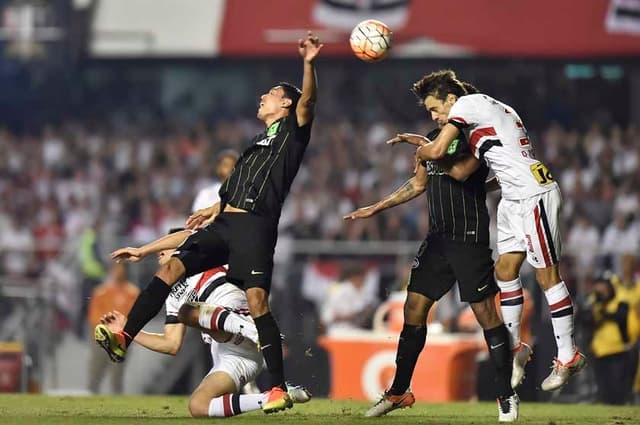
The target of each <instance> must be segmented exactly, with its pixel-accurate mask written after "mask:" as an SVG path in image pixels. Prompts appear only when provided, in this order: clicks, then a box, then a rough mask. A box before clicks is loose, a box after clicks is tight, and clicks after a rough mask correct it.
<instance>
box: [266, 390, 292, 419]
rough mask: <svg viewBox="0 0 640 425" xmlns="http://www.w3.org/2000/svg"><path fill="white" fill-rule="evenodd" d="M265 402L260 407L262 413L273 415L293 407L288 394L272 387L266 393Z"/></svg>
mask: <svg viewBox="0 0 640 425" xmlns="http://www.w3.org/2000/svg"><path fill="white" fill-rule="evenodd" d="M267 396H268V397H267V402H266V403H265V404H264V405H263V406H262V411H263V412H264V413H275V412H279V411H280V410H284V409H291V408H292V407H293V400H291V397H290V396H289V394H288V393H287V392H286V391H285V390H283V389H282V388H280V387H273V388H271V391H269V392H268V393H267Z"/></svg>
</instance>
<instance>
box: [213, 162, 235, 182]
mask: <svg viewBox="0 0 640 425" xmlns="http://www.w3.org/2000/svg"><path fill="white" fill-rule="evenodd" d="M235 165H236V160H235V158H233V157H232V156H225V157H223V158H222V159H220V161H218V163H217V164H216V176H217V177H218V179H219V180H220V181H225V180H226V179H227V177H229V176H230V175H231V172H232V171H233V167H235Z"/></svg>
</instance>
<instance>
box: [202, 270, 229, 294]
mask: <svg viewBox="0 0 640 425" xmlns="http://www.w3.org/2000/svg"><path fill="white" fill-rule="evenodd" d="M218 273H224V274H227V268H226V267H225V266H220V267H214V268H212V269H209V270H207V271H206V272H204V273H202V276H200V280H198V283H197V284H196V288H195V291H196V293H200V289H202V287H203V286H204V284H205V283H207V282H208V281H209V279H211V278H212V277H213V276H214V275H216V274H218Z"/></svg>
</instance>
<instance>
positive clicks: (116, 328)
mask: <svg viewBox="0 0 640 425" xmlns="http://www.w3.org/2000/svg"><path fill="white" fill-rule="evenodd" d="M100 323H102V324H103V325H106V326H107V327H108V328H109V330H110V331H111V332H120V331H121V330H122V329H124V325H125V324H126V323H127V317H126V316H125V315H124V314H122V313H120V312H119V311H118V310H113V311H110V312H108V313H107V314H104V315H103V316H102V317H101V318H100Z"/></svg>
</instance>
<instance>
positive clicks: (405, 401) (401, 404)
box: [364, 390, 416, 417]
mask: <svg viewBox="0 0 640 425" xmlns="http://www.w3.org/2000/svg"><path fill="white" fill-rule="evenodd" d="M415 402H416V398H415V397H414V396H413V393H412V392H411V390H407V391H405V392H404V394H400V395H391V394H389V393H388V392H385V393H384V394H383V395H382V397H381V398H380V400H378V402H377V403H376V404H374V406H373V407H372V408H371V409H369V410H367V413H365V414H364V415H365V416H368V417H374V416H375V417H377V416H383V415H386V414H387V413H389V412H391V411H392V410H396V409H404V408H405V407H411V406H413V404H414V403H415Z"/></svg>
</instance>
